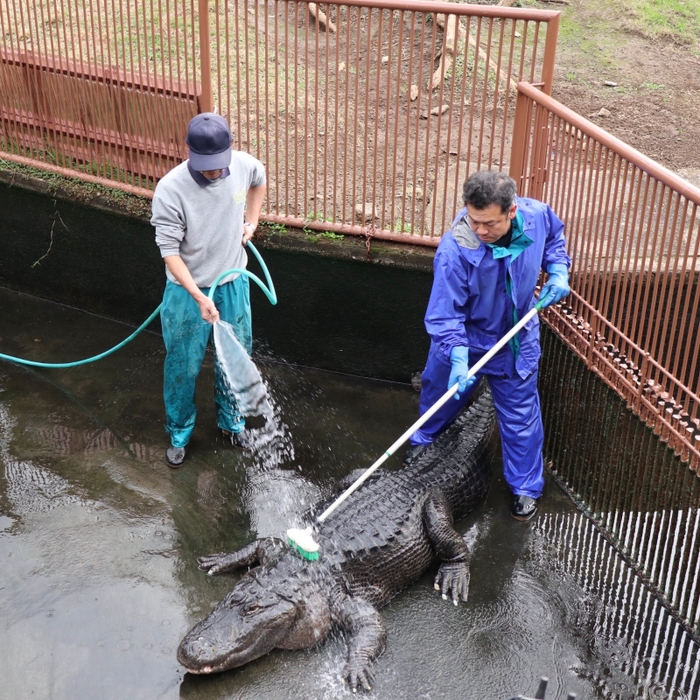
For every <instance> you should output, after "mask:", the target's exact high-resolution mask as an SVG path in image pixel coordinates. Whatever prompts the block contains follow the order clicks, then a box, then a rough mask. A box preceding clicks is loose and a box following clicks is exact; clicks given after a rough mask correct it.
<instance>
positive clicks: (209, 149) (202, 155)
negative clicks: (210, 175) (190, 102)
mask: <svg viewBox="0 0 700 700" xmlns="http://www.w3.org/2000/svg"><path fill="white" fill-rule="evenodd" d="M232 141H233V136H232V135H231V129H229V126H228V123H227V121H226V120H225V119H224V118H223V117H222V116H221V115H219V114H214V112H202V114H198V115H197V116H196V117H193V118H192V120H191V121H190V123H189V126H188V127H187V138H186V139H185V142H186V143H187V145H188V146H189V148H190V165H191V166H192V169H193V170H198V171H199V172H201V171H202V170H223V168H228V166H229V165H230V163H231V142H232Z"/></svg>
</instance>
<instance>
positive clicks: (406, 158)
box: [397, 10, 423, 235]
mask: <svg viewBox="0 0 700 700" xmlns="http://www.w3.org/2000/svg"><path fill="white" fill-rule="evenodd" d="M405 12H407V11H406V10H404V15H405ZM409 17H410V20H411V26H410V30H409V33H408V47H409V48H408V51H409V53H408V71H407V74H406V85H407V86H408V94H407V96H406V138H405V142H404V153H403V160H404V167H403V172H402V178H403V188H402V190H401V214H400V219H401V221H402V223H406V221H407V219H406V200H407V194H408V177H409V158H410V143H411V112H412V111H416V112H417V109H414V108H412V107H411V102H412V99H411V89H412V87H413V85H414V83H413V54H414V47H415V36H416V13H415V12H410V13H409ZM416 88H417V91H418V94H417V95H416V99H417V100H418V104H420V81H419V82H418V84H417V85H416ZM419 118H420V116H417V117H416V119H419ZM397 123H398V118H397ZM417 141H418V138H417V136H416V138H414V147H415V145H416V144H417ZM415 163H416V161H415V158H414V160H413V166H414V171H413V178H414V181H415ZM408 220H409V221H410V223H411V230H412V231H413V233H418V234H420V235H423V231H422V230H419V229H417V226H416V223H417V222H416V220H415V219H414V217H413V212H412V211H411V213H410V215H409V219H408Z"/></svg>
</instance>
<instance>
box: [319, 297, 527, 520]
mask: <svg viewBox="0 0 700 700" xmlns="http://www.w3.org/2000/svg"><path fill="white" fill-rule="evenodd" d="M539 310H540V309H539V306H535V307H533V308H532V309H530V311H528V312H527V313H526V314H525V316H523V317H522V318H521V319H520V320H519V321H518V322H517V323H516V324H515V325H514V326H513V327H512V328H511V329H510V330H509V331H508V333H506V334H505V335H504V336H503V337H502V338H501V339H500V340H499V341H498V342H497V343H496V344H495V345H494V346H493V347H492V348H491V349H490V350H489V351H488V352H487V353H486V354H485V355H484V356H483V357H482V358H481V359H480V360H479V361H478V362H476V363H475V364H474V365H473V366H472V367H470V368H469V372H468V373H467V379H471V378H472V377H473V376H474V375H475V374H476V373H477V372H478V371H479V370H480V369H481V368H482V367H483V366H484V365H485V364H486V363H487V362H488V361H489V360H490V359H491V358H492V357H493V356H494V355H495V354H496V353H497V352H498V351H499V350H500V349H501V348H502V347H503V346H504V345H505V344H506V343H507V342H508V341H509V340H510V339H511V338H513V337H514V336H515V335H516V334H517V333H518V332H519V331H520V330H521V329H522V327H523V326H524V325H525V324H526V323H527V322H528V321H529V320H530V319H531V318H532V317H533V316H536V315H537V312H538V311H539ZM458 388H459V384H454V385H453V386H451V387H450V388H449V389H448V390H447V391H446V392H445V393H444V394H443V395H442V396H441V397H440V398H439V399H438V400H437V401H436V402H435V403H434V404H433V405H432V406H431V407H430V408H429V409H428V410H427V411H426V412H425V413H424V414H423V415H422V416H421V417H420V418H419V419H418V420H417V421H416V422H415V423H414V424H413V425H412V426H411V427H410V428H408V430H406V432H405V433H404V434H403V435H402V436H401V437H400V438H399V439H398V440H397V441H396V442H395V443H394V444H393V445H392V446H391V447H390V448H389V449H388V450H387V451H386V452H385V453H384V454H383V455H382V456H381V457H380V458H379V459H378V460H377V461H376V462H375V463H374V464H373V465H372V466H371V467H368V468H367V470H366V471H365V472H364V474H363V475H362V476H361V477H360V478H359V479H358V480H357V481H355V483H354V484H351V485H350V486H349V487H348V488H347V489H345V491H343V493H341V494H340V496H338V498H337V499H336V500H335V501H333V503H331V504H330V505H329V506H328V508H326V510H324V511H323V513H321V515H319V516H318V522H319V523H322V522H323V521H324V520H325V519H326V518H327V517H328V516H329V515H330V514H331V513H332V512H333V511H334V510H335V509H336V508H337V507H338V506H339V505H340V504H341V503H342V502H343V501H344V500H345V499H346V498H348V496H350V494H352V493H354V492H355V491H357V489H359V488H360V486H362V484H364V482H365V481H367V479H369V477H370V476H372V474H373V473H374V472H375V471H376V470H377V469H378V468H379V467H380V466H381V465H382V464H384V462H386V460H387V459H389V457H391V455H393V454H394V452H395V451H396V450H397V449H398V448H399V447H401V445H403V444H404V442H406V440H408V438H410V437H411V435H413V433H415V432H416V430H418V428H420V427H421V426H422V425H423V424H424V423H425V422H426V421H427V420H429V419H430V418H432V417H433V415H434V414H435V413H437V412H438V411H439V410H440V409H441V408H442V407H443V406H444V405H445V404H446V403H447V402H448V401H449V400H450V399H451V398H452V396H454V394H456V393H457V389H458Z"/></svg>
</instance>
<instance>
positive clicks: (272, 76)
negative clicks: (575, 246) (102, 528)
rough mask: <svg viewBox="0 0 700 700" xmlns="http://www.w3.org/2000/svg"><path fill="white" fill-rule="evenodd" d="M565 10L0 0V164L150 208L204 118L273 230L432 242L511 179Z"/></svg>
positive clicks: (273, 0) (407, 0) (389, 3)
mask: <svg viewBox="0 0 700 700" xmlns="http://www.w3.org/2000/svg"><path fill="white" fill-rule="evenodd" d="M558 18H559V13H558V12H555V11H544V10H523V9H516V8H500V7H489V6H480V5H461V4H452V3H447V2H429V1H424V0H403V1H399V0H375V2H362V1H361V0H346V1H345V2H333V3H325V4H316V3H308V2H306V1H304V2H296V1H294V0H261V1H260V2H257V0H255V1H254V0H197V2H195V0H189V1H188V0H168V1H165V2H158V3H155V2H146V3H143V2H136V0H114V2H109V3H105V2H100V1H99V0H31V1H30V2H27V1H26V0H0V28H1V29H2V40H1V42H2V43H0V49H1V52H0V89H1V90H2V94H3V104H2V119H1V120H0V121H1V123H2V131H1V132H0V139H1V140H2V143H1V144H0V150H2V153H0V157H3V158H10V159H13V160H19V161H20V162H24V163H31V164H34V165H37V166H41V167H46V168H50V169H53V170H58V171H59V172H63V173H64V174H70V173H85V174H86V175H87V177H88V178H89V179H93V180H96V181H103V182H104V184H108V185H109V184H112V185H116V186H118V187H122V188H123V189H127V190H130V191H133V192H137V193H139V194H145V195H147V196H150V193H151V191H152V188H153V186H154V184H155V182H156V181H157V179H158V178H160V177H162V175H163V174H164V173H165V172H167V170H168V169H169V168H171V167H172V166H173V165H174V164H175V163H176V162H178V161H180V160H182V159H184V158H185V157H186V151H185V148H184V143H183V139H184V133H185V129H186V125H187V122H188V120H189V118H190V117H191V116H192V114H194V113H196V112H197V111H208V110H212V109H217V110H218V111H220V112H221V113H222V114H223V115H224V116H225V117H227V118H228V119H229V120H230V122H231V124H232V127H233V132H234V136H235V147H236V148H239V149H241V150H246V151H249V152H250V153H253V154H254V155H256V156H257V157H259V158H260V159H261V160H262V161H263V162H264V163H265V165H266V168H267V172H268V193H267V201H266V204H265V206H266V211H265V212H264V216H263V218H264V219H266V220H268V221H271V222H276V223H278V224H285V225H293V226H299V227H308V228H314V229H320V230H322V231H332V232H336V233H353V234H360V235H363V236H367V237H368V238H370V237H377V238H383V239H389V240H395V241H406V242H412V243H423V244H427V245H436V244H437V241H438V240H439V238H440V236H441V235H442V233H443V232H444V231H445V230H446V229H447V227H448V226H449V223H450V221H451V220H452V218H453V216H454V213H455V212H456V209H457V207H458V206H459V196H458V193H459V190H460V188H461V183H462V182H463V180H464V178H465V176H466V175H467V173H468V172H471V171H472V170H475V169H477V168H480V167H491V166H494V167H498V168H502V167H505V166H506V165H507V162H508V158H509V153H510V140H511V134H512V122H513V111H514V100H515V94H516V92H515V86H516V83H517V82H518V81H520V80H526V81H529V82H533V83H537V84H539V85H541V86H542V87H543V89H544V90H545V91H550V90H551V84H552V75H553V70H554V52H555V47H556V37H557V28H558Z"/></svg>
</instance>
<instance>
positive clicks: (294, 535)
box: [287, 527, 320, 561]
mask: <svg viewBox="0 0 700 700" xmlns="http://www.w3.org/2000/svg"><path fill="white" fill-rule="evenodd" d="M287 542H289V545H290V547H291V548H292V549H293V550H294V551H295V552H298V553H299V554H300V555H301V556H302V557H304V559H308V560H309V561H316V559H318V558H319V556H320V554H319V551H318V550H319V546H318V543H316V542H315V541H314V538H313V537H312V535H311V528H310V527H309V528H306V530H298V529H297V528H290V529H289V530H287Z"/></svg>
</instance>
